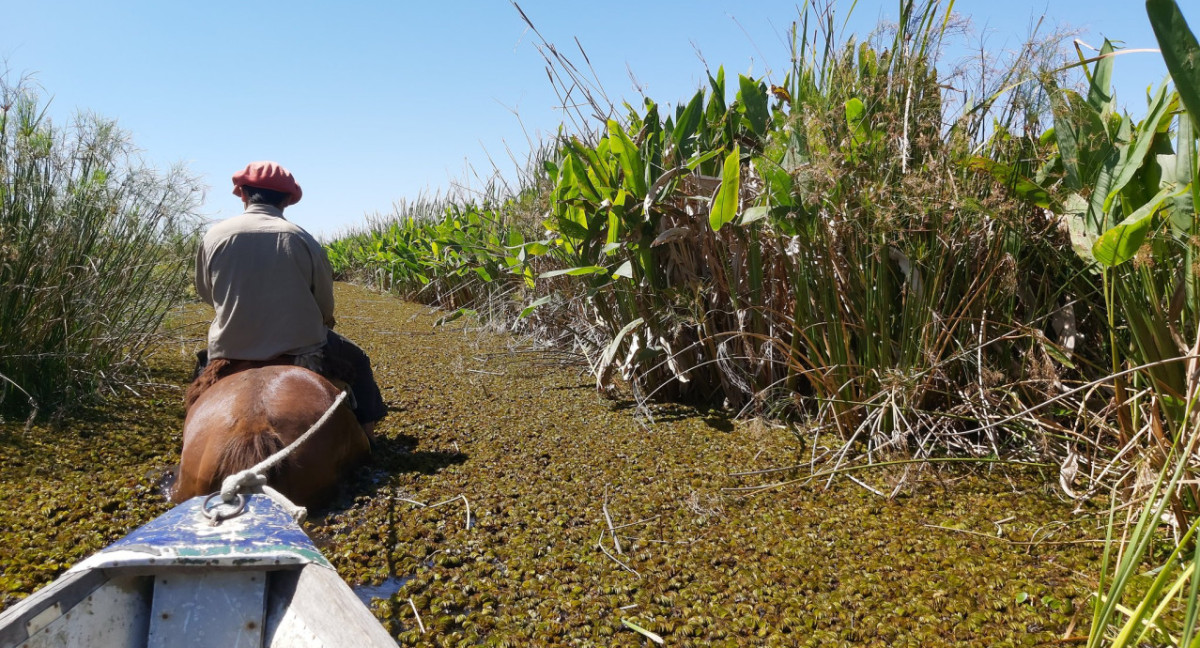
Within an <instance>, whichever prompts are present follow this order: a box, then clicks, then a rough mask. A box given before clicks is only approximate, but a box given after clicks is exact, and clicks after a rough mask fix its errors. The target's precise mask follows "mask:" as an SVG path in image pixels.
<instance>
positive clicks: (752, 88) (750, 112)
mask: <svg viewBox="0 0 1200 648" xmlns="http://www.w3.org/2000/svg"><path fill="white" fill-rule="evenodd" d="M738 86H739V88H738V99H739V100H740V101H741V103H742V110H743V111H744V114H745V115H746V121H747V122H749V124H750V130H751V131H753V132H754V134H755V135H758V136H759V137H762V136H764V135H766V133H767V122H768V121H769V120H770V112H769V111H768V110H767V101H768V96H767V92H766V88H764V87H763V84H762V83H761V82H758V81H755V80H754V79H751V78H749V77H746V76H743V75H740V74H739V75H738Z"/></svg>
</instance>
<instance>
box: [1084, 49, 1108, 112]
mask: <svg viewBox="0 0 1200 648" xmlns="http://www.w3.org/2000/svg"><path fill="white" fill-rule="evenodd" d="M1112 52H1113V46H1112V43H1111V42H1109V40H1108V39H1107V38H1106V39H1104V45H1103V46H1102V47H1101V48H1100V56H1101V57H1102V58H1101V59H1100V60H1099V61H1096V67H1095V68H1094V69H1093V70H1092V73H1091V75H1090V77H1091V78H1090V81H1091V84H1090V87H1089V88H1088V103H1089V104H1091V106H1092V108H1095V109H1096V112H1099V113H1104V112H1110V111H1111V110H1112V104H1113V96H1112V71H1113V57H1112V56H1107V55H1108V54H1112Z"/></svg>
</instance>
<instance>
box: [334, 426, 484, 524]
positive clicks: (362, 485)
mask: <svg viewBox="0 0 1200 648" xmlns="http://www.w3.org/2000/svg"><path fill="white" fill-rule="evenodd" d="M417 445H418V440H417V438H416V437H413V436H408V435H404V434H400V435H396V436H383V435H380V436H378V437H376V438H375V446H374V448H372V450H371V456H370V458H369V459H368V460H367V462H366V463H364V464H363V465H362V466H360V467H359V468H358V469H357V470H355V471H354V472H353V473H352V475H351V477H350V479H347V480H345V481H344V482H343V483H342V486H341V488H340V489H339V493H338V495H337V496H336V497H334V498H333V499H332V501H331V502H330V503H329V505H328V506H324V507H321V509H320V510H319V511H317V512H318V513H321V514H324V513H332V512H335V511H339V510H345V509H347V508H349V507H350V506H351V505H353V503H354V501H355V500H356V499H358V498H360V497H368V498H369V497H374V496H375V495H376V494H377V493H378V492H379V491H380V490H381V489H386V488H387V487H388V484H389V482H390V481H391V477H392V476H393V475H397V474H401V473H411V472H417V473H421V474H423V475H433V474H436V473H438V472H441V471H442V470H444V469H446V468H448V467H450V466H453V465H457V464H461V463H463V462H465V461H466V460H467V455H466V454H465V453H463V452H441V451H418V450H417V449H416V448H417Z"/></svg>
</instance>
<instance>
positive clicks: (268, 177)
mask: <svg viewBox="0 0 1200 648" xmlns="http://www.w3.org/2000/svg"><path fill="white" fill-rule="evenodd" d="M244 185H249V186H251V187H258V188H259V189H270V190H271V191H278V192H279V193H284V194H287V195H288V196H289V198H288V203H287V204H288V205H295V204H296V203H298V202H300V198H301V197H302V196H303V195H304V191H302V190H301V189H300V185H299V184H297V183H296V179H295V178H293V177H292V172H291V171H288V170H287V169H285V168H283V167H281V166H279V165H278V164H276V163H274V162H251V163H250V164H247V165H246V168H245V169H242V170H241V171H238V172H237V173H235V174H233V195H235V196H237V197H239V198H241V197H242V187H243V186H244Z"/></svg>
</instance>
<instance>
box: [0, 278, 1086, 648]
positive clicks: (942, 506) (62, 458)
mask: <svg viewBox="0 0 1200 648" xmlns="http://www.w3.org/2000/svg"><path fill="white" fill-rule="evenodd" d="M337 298H338V313H339V315H338V321H339V327H338V330H339V331H341V332H342V333H343V334H345V335H347V336H348V337H349V338H350V339H351V340H353V341H355V342H356V343H358V344H360V345H361V346H362V347H363V348H364V349H365V350H366V351H367V353H368V354H370V356H371V357H372V360H373V363H374V367H375V371H376V377H377V379H378V381H379V383H380V385H381V388H382V389H383V393H384V397H385V399H386V400H387V403H388V406H389V410H390V413H389V415H388V418H387V419H385V421H384V422H383V423H382V424H381V426H380V428H379V432H380V434H381V439H380V443H379V447H378V449H377V452H376V454H375V456H374V458H373V460H372V461H371V463H369V464H368V465H366V466H364V467H363V468H362V469H361V470H359V471H358V472H357V474H356V475H355V476H354V477H353V479H352V480H351V481H350V482H349V483H348V484H347V485H346V488H345V490H344V493H343V494H342V495H341V496H340V498H339V499H338V500H337V501H335V502H334V503H333V505H332V506H331V507H330V508H329V509H327V510H325V511H315V512H314V515H313V517H312V519H311V520H310V521H309V522H308V523H307V524H306V525H305V529H306V531H307V532H308V533H309V534H310V535H311V536H312V537H313V538H314V539H315V540H316V541H317V542H318V544H319V546H320V547H321V549H322V551H323V552H324V553H325V555H326V556H327V557H328V558H329V559H330V561H331V562H333V564H334V565H335V567H336V568H337V570H338V572H339V574H341V576H342V577H343V578H345V579H346V580H347V582H349V583H350V584H351V585H366V586H377V585H380V584H385V583H389V584H391V587H390V588H389V589H388V590H382V591H383V592H384V593H386V594H390V595H389V596H387V597H386V598H372V603H371V609H372V611H373V612H374V613H375V615H376V616H377V617H378V618H379V619H380V620H381V621H382V622H383V623H384V625H385V627H387V628H388V629H389V630H390V631H391V632H392V633H393V635H394V636H395V637H396V638H397V640H398V642H399V643H400V644H401V645H438V646H457V645H476V644H482V645H513V646H533V645H539V646H543V645H544V646H553V645H608V646H640V645H646V642H647V641H650V639H649V638H648V637H649V636H650V635H655V636H659V637H661V638H662V639H663V641H664V644H665V645H682V646H687V645H695V646H708V645H731V646H733V645H739V646H740V645H788V646H791V645H813V646H817V645H820V646H830V645H881V646H882V645H913V646H917V645H919V646H936V645H989V646H1005V645H1017V646H1026V645H1054V644H1056V643H1058V642H1060V641H1062V640H1063V639H1064V638H1065V639H1072V638H1077V636H1078V635H1081V634H1085V633H1086V628H1087V625H1088V622H1089V620H1090V615H1091V607H1090V603H1089V596H1090V592H1091V591H1092V589H1093V588H1094V587H1095V585H1096V583H1095V582H1094V575H1093V574H1094V570H1095V566H1096V564H1097V563H1098V560H1099V556H1100V552H1101V550H1102V545H1101V544H1099V543H1098V542H1097V541H1098V540H1102V538H1103V532H1104V529H1103V526H1104V522H1105V519H1104V518H1105V515H1100V516H1096V515H1093V511H1092V510H1091V509H1090V508H1089V509H1088V510H1084V511H1076V510H1075V509H1074V508H1073V506H1074V505H1075V504H1074V503H1073V502H1070V501H1066V498H1065V497H1064V496H1063V495H1062V494H1061V491H1058V490H1057V488H1056V487H1054V486H1052V484H1053V483H1054V479H1053V475H1052V474H1046V473H1041V472H1038V471H1037V469H1036V468H1030V467H1004V468H1000V467H996V466H994V465H979V466H971V465H965V466H964V465H955V466H953V467H937V468H936V469H935V468H933V467H926V468H925V469H924V470H921V471H917V470H916V468H915V467H914V468H913V469H912V470H910V474H909V475H908V476H907V477H906V478H905V481H904V485H903V488H901V489H900V490H899V492H898V493H897V494H896V496H895V497H891V498H889V497H884V496H880V495H877V494H875V493H873V492H871V490H868V489H867V488H864V487H863V486H862V485H860V484H858V483H855V482H854V481H851V480H849V479H846V478H842V477H839V478H836V479H834V480H833V481H832V483H831V485H830V486H829V488H828V489H825V480H824V479H822V480H818V481H816V482H813V483H808V484H803V483H801V484H794V485H792V486H789V487H786V488H782V489H778V490H773V491H767V492H762V493H758V494H756V495H745V494H742V493H740V492H737V491H731V490H728V489H730V488H734V487H739V486H744V485H748V484H751V485H752V484H753V483H758V482H753V481H749V480H751V479H753V478H751V477H736V476H733V473H736V472H746V471H755V470H763V469H769V468H776V467H786V466H792V465H802V466H807V463H806V462H807V461H808V458H809V456H810V455H811V454H812V448H811V447H804V446H802V445H801V444H800V443H799V442H798V441H797V437H796V436H795V435H794V433H793V432H791V431H788V430H786V429H783V428H779V427H775V426H771V425H763V424H760V423H755V422H742V421H732V420H730V419H729V418H727V417H726V415H724V414H721V413H714V412H711V411H703V410H697V409H691V408H687V407H683V406H678V405H661V406H654V408H653V409H652V412H651V413H652V414H653V417H654V421H653V423H651V422H649V421H648V420H646V418H645V416H644V413H642V412H639V410H638V408H636V407H633V406H631V405H629V404H628V403H626V402H622V401H619V400H618V401H609V400H605V399H602V398H600V397H598V396H597V394H596V391H595V383H594V381H592V380H591V379H590V378H589V377H588V376H587V374H586V368H585V367H584V368H581V367H580V366H578V365H574V364H569V363H564V362H563V357H564V356H563V355H562V354H543V353H538V352H535V351H530V350H528V349H526V348H525V347H523V346H521V342H520V341H519V340H515V339H513V338H511V337H506V336H503V335H497V334H493V333H488V332H486V331H483V330H479V329H475V328H472V327H473V324H472V323H470V322H467V321H466V320H465V319H464V320H458V321H456V322H454V323H451V324H448V325H444V326H434V322H435V320H437V318H438V315H437V313H434V312H432V311H430V310H429V309H427V308H425V307H421V306H416V305H413V304H410V303H406V302H402V301H400V300H397V299H395V298H392V297H389V296H386V295H380V294H377V293H374V292H371V291H369V290H367V289H364V288H360V287H356V286H352V285H347V284H340V285H339V286H338V289H337ZM207 316H208V313H206V312H204V311H203V309H201V308H199V307H195V306H193V307H190V308H189V309H187V310H186V311H185V312H184V313H181V314H179V315H178V316H177V317H176V318H175V322H176V324H175V325H176V326H177V328H176V329H174V330H173V331H172V334H171V339H169V340H167V341H165V342H164V343H163V344H162V345H160V346H159V348H158V350H157V352H156V354H155V355H154V356H153V358H152V375H151V382H152V383H153V384H151V385H147V386H145V387H141V388H138V391H137V394H133V393H129V394H128V395H126V396H124V397H122V398H120V399H118V400H116V401H113V402H111V403H109V404H108V405H105V406H103V407H97V408H94V409H90V410H87V411H85V412H84V413H83V414H82V415H79V416H77V417H72V418H69V419H63V420H59V421H51V422H49V423H47V424H45V425H38V426H35V427H33V428H32V429H30V430H28V431H26V430H25V429H24V424H23V422H7V423H5V424H4V425H3V426H2V427H0V466H3V470H2V472H0V488H2V489H3V490H2V492H0V495H2V497H3V501H4V506H2V507H0V534H3V536H4V537H3V538H2V539H0V604H2V605H3V606H4V607H7V606H9V605H11V604H12V603H14V602H16V601H17V600H19V599H20V598H23V597H24V596H27V595H28V594H30V593H32V592H33V591H34V590H35V589H37V588H38V587H41V586H43V585H45V584H46V583H48V582H50V581H51V580H52V579H53V578H55V577H56V576H58V575H59V574H61V573H62V572H63V571H64V570H66V569H67V568H69V567H70V566H71V565H72V564H74V563H75V562H77V561H78V560H80V559H82V558H84V557H86V556H87V555H89V554H91V553H92V552H94V551H96V550H98V549H101V548H102V547H104V546H105V545H107V544H108V543H110V542H112V541H114V540H116V539H118V538H120V537H121V536H123V535H124V534H126V533H128V532H129V531H131V530H132V529H134V528H135V527H136V526H138V525H140V524H144V523H145V522H147V521H149V520H151V519H152V518H154V517H155V516H157V515H159V514H161V513H162V512H164V511H166V510H167V509H168V508H169V504H168V503H167V502H166V499H165V497H164V495H163V494H162V493H161V491H160V489H159V487H158V486H159V481H160V480H161V478H162V475H163V473H164V471H166V470H168V469H169V468H170V467H171V466H172V465H173V464H175V463H176V462H177V461H178V452H179V445H180V436H179V433H180V429H181V427H182V421H183V410H182V403H181V401H182V388H183V386H184V385H185V384H186V382H187V381H188V379H189V377H190V372H191V363H192V361H193V358H192V355H191V352H192V351H193V350H194V349H195V348H197V347H199V346H200V345H202V343H203V342H202V340H203V335H204V326H203V321H204V320H205V319H206V317H207ZM181 322H184V323H192V324H189V325H187V326H183V325H181V324H180V323H181ZM197 323H198V324H197ZM809 443H810V444H811V443H813V441H812V440H811V439H810V441H809ZM815 443H818V444H820V443H824V441H823V440H820V439H818V440H817V441H816V442H815ZM806 469H807V468H801V469H797V472H796V473H783V474H785V475H786V474H793V476H802V475H803V471H804V470H806ZM900 472H902V469H901V470H898V471H897V473H896V474H891V473H889V472H887V470H886V469H882V468H881V469H878V470H875V471H868V472H865V473H857V474H856V478H857V479H858V480H859V481H860V482H861V483H862V484H865V485H867V486H871V487H872V488H873V489H874V490H878V491H881V492H884V493H885V494H887V493H890V492H891V490H892V488H891V487H890V486H889V483H890V482H895V483H899V482H898V480H900ZM914 474H915V475H916V476H915V477H914ZM889 480H890V482H889ZM440 502H446V503H444V504H442V505H441V506H437V507H433V506H429V505H432V504H436V503H440ZM1089 506H1094V507H1097V508H1099V509H1100V510H1104V509H1103V504H1102V503H1097V504H1092V505H1089ZM468 507H469V509H470V515H469V516H468V514H467V508H468ZM1105 513H1106V511H1105ZM1097 517H1099V518H1100V519H1097ZM631 628H638V629H640V630H635V629H631ZM643 631H644V632H643Z"/></svg>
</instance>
